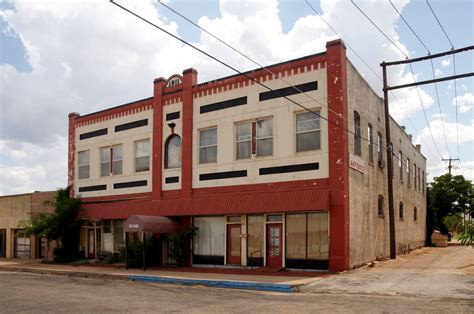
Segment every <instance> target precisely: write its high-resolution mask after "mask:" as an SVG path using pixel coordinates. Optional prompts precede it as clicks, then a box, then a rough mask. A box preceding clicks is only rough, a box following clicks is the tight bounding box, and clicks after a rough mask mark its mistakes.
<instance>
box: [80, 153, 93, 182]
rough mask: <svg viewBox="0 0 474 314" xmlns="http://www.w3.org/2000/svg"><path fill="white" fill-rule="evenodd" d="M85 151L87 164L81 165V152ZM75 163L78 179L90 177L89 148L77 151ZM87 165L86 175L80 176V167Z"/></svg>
mask: <svg viewBox="0 0 474 314" xmlns="http://www.w3.org/2000/svg"><path fill="white" fill-rule="evenodd" d="M85 153H87V155H88V156H87V164H83V165H81V157H80V156H81V154H85ZM77 165H78V171H77V178H78V179H79V180H84V179H90V177H91V171H90V165H91V151H90V150H83V151H80V152H78V153H77ZM85 167H87V177H81V168H85Z"/></svg>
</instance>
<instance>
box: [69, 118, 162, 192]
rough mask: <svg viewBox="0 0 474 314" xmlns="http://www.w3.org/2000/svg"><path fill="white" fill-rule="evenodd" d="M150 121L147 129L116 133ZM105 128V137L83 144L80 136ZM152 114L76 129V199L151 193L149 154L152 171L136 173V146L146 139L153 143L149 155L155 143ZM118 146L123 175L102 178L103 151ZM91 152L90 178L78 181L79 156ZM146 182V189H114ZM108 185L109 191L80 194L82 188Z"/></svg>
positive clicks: (145, 127)
mask: <svg viewBox="0 0 474 314" xmlns="http://www.w3.org/2000/svg"><path fill="white" fill-rule="evenodd" d="M142 119H148V125H146V126H141V127H138V128H133V129H129V130H124V131H120V132H115V126H117V125H120V124H125V123H129V122H133V121H137V120H142ZM103 128H108V133H107V134H106V135H101V136H96V137H92V138H88V139H84V140H80V138H79V137H80V134H83V133H88V132H92V131H96V130H100V129H103ZM152 130H153V111H152V110H146V111H141V112H137V113H133V114H130V115H126V116H122V117H117V118H113V119H109V120H105V121H101V122H97V123H92V124H89V125H84V126H79V127H77V128H76V134H75V146H76V149H75V173H76V175H75V180H74V189H75V193H76V195H81V196H82V197H95V196H104V195H117V194H129V193H141V192H150V191H151V171H152V161H151V159H152V158H151V154H150V170H149V171H144V172H135V148H134V146H135V144H134V143H135V142H136V141H139V140H143V139H150V152H151V147H152V143H153V135H152V134H153V132H152ZM117 144H122V154H123V159H122V160H123V161H122V174H121V175H111V176H106V177H101V176H100V148H101V147H108V146H113V145H117ZM85 150H90V178H89V179H81V180H79V179H78V173H79V169H78V153H79V152H81V151H85ZM140 180H147V182H148V184H147V186H141V187H134V188H123V189H114V187H113V185H114V184H115V183H121V182H129V181H140ZM103 184H106V185H107V190H104V191H92V192H79V187H85V186H95V185H103Z"/></svg>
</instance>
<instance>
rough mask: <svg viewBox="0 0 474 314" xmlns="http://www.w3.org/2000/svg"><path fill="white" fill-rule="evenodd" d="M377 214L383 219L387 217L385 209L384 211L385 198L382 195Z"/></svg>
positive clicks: (379, 199)
mask: <svg viewBox="0 0 474 314" xmlns="http://www.w3.org/2000/svg"><path fill="white" fill-rule="evenodd" d="M377 214H378V215H379V217H383V216H384V215H385V214H384V209H383V196H382V195H379V198H378V207H377Z"/></svg>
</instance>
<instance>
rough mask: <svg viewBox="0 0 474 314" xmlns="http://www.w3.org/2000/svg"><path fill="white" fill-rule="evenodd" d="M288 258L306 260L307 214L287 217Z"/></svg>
mask: <svg viewBox="0 0 474 314" xmlns="http://www.w3.org/2000/svg"><path fill="white" fill-rule="evenodd" d="M286 234H287V235H286V243H287V246H286V257H287V258H297V259H299V258H306V214H291V215H286Z"/></svg>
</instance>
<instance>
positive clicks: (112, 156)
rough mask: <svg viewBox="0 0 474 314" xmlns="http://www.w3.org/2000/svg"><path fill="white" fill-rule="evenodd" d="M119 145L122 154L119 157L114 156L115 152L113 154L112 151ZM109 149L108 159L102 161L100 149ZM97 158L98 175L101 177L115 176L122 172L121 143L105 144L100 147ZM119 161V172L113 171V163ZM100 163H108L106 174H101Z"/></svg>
mask: <svg viewBox="0 0 474 314" xmlns="http://www.w3.org/2000/svg"><path fill="white" fill-rule="evenodd" d="M118 147H120V148H121V150H122V154H121V155H122V156H121V158H120V159H117V158H116V155H117V154H114V151H116V149H117V148H118ZM107 149H108V151H109V160H108V161H102V150H107ZM99 160H100V169H99V170H100V176H101V177H108V176H112V175H113V176H117V175H122V174H123V145H122V144H115V145H111V146H106V147H101V148H100V149H99ZM117 162H121V166H120V172H119V173H114V163H117ZM102 164H109V171H108V174H102Z"/></svg>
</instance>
